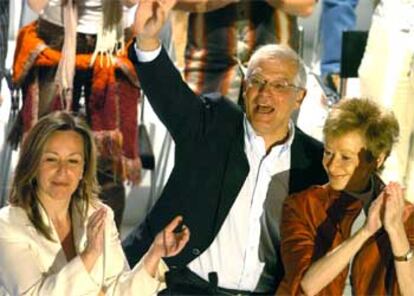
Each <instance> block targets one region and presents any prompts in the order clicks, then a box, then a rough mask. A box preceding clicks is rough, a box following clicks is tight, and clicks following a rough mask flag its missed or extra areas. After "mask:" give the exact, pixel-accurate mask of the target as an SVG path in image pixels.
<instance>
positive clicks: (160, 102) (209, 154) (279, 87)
mask: <svg viewBox="0 0 414 296" xmlns="http://www.w3.org/2000/svg"><path fill="white" fill-rule="evenodd" d="M174 2H175V0H162V1H160V0H147V1H142V2H141V4H140V6H139V8H138V10H137V16H139V17H136V20H135V24H134V26H135V30H136V32H138V35H137V42H136V48H134V47H131V48H130V51H129V55H130V58H131V59H132V60H133V61H134V62H135V64H136V68H137V72H138V76H139V79H140V82H141V85H142V88H143V90H144V91H145V93H146V95H147V96H148V100H149V101H150V103H151V105H152V107H153V108H154V110H155V112H156V114H157V115H158V117H159V118H160V120H161V121H162V122H163V123H164V124H165V126H166V127H167V128H168V130H169V132H170V133H171V135H172V137H173V139H174V141H175V144H176V152H175V166H174V169H173V171H172V173H171V176H170V178H169V180H168V183H167V184H166V186H165V188H164V191H163V193H162V195H161V197H160V198H159V200H158V201H157V203H156V204H155V205H154V207H153V209H152V210H151V212H150V214H149V215H148V216H147V217H146V219H145V221H144V222H143V223H142V224H141V225H140V226H139V227H137V228H136V229H135V230H134V231H133V232H132V234H131V235H130V236H129V237H127V239H126V240H125V241H124V244H123V246H124V250H125V253H126V256H127V258H128V261H129V263H130V264H131V265H133V264H135V263H136V262H137V261H138V260H139V259H140V258H141V256H142V255H143V254H144V252H145V251H146V250H147V248H148V247H149V245H150V242H151V241H152V239H153V238H154V236H155V235H156V233H157V232H158V231H160V230H161V229H162V228H163V227H164V226H165V225H166V224H167V222H168V221H169V220H171V219H172V218H173V217H174V216H176V215H177V214H180V215H182V216H183V217H184V223H185V224H186V225H187V226H188V227H189V228H190V230H191V239H190V241H189V243H188V244H187V246H186V248H185V249H184V250H183V251H182V252H181V253H180V254H179V255H178V256H176V257H174V258H168V259H166V262H167V264H168V265H169V267H170V269H172V272H171V273H170V275H169V276H168V277H167V284H168V285H169V289H170V292H171V293H173V294H180V295H182V294H186V293H188V294H196V293H202V294H208V293H210V294H213V295H233V294H249V293H250V292H255V293H261V294H265V295H267V294H271V293H274V291H275V289H276V288H277V285H278V283H279V282H280V280H281V278H282V277H283V266H282V264H281V261H280V259H279V256H278V252H279V239H280V237H279V221H280V215H281V206H282V203H283V200H284V198H285V197H286V196H287V195H288V194H290V193H293V192H298V191H301V190H303V189H306V188H307V187H309V186H310V185H313V184H321V183H324V182H325V181H326V176H325V173H324V171H323V168H322V165H321V160H322V153H323V148H322V145H321V143H319V142H317V141H316V140H314V139H312V138H310V137H309V136H307V135H305V134H304V133H303V132H302V131H300V130H299V129H298V128H296V127H295V126H294V124H293V123H292V121H291V120H290V116H291V114H292V112H293V111H295V110H297V109H298V108H299V107H300V104H301V102H302V100H303V98H304V96H305V94H306V90H305V85H306V72H305V68H304V65H303V62H302V61H301V60H300V58H299V57H298V56H297V54H296V53H295V52H294V51H292V50H291V49H289V48H288V47H285V46H281V45H268V46H265V47H263V48H261V49H259V50H258V51H257V52H256V53H255V54H254V55H253V56H252V59H251V60H250V62H249V65H248V70H247V76H246V77H247V78H246V81H245V89H244V105H245V110H244V111H243V110H242V109H241V108H240V107H239V106H237V105H235V104H233V103H232V102H230V101H229V100H227V99H225V98H222V97H221V96H219V95H216V96H214V95H212V96H204V97H198V96H196V95H195V94H194V93H193V92H192V91H191V90H190V88H189V87H188V86H187V84H186V83H185V82H183V81H182V79H181V76H180V73H179V72H178V71H177V70H176V69H175V67H174V65H173V64H172V63H171V61H170V59H169V58H168V56H167V54H166V52H165V51H164V50H163V49H162V48H161V47H160V43H159V40H158V34H159V31H160V29H161V27H162V24H163V22H164V16H165V15H166V14H167V13H168V12H169V9H170V8H171V7H172V6H173V5H174ZM226 293H227V294H226Z"/></svg>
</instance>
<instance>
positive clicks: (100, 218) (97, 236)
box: [85, 207, 106, 257]
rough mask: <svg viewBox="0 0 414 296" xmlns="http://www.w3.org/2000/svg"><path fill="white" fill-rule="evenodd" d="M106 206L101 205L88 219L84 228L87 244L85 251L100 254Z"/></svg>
mask: <svg viewBox="0 0 414 296" xmlns="http://www.w3.org/2000/svg"><path fill="white" fill-rule="evenodd" d="M105 218H106V208H104V207H101V208H100V209H99V210H97V211H96V212H95V213H93V214H92V215H91V216H90V217H89V219H88V225H87V228H86V237H87V245H86V248H85V252H88V253H93V254H94V255H96V256H98V257H99V256H100V255H101V254H102V252H103V243H104V229H105Z"/></svg>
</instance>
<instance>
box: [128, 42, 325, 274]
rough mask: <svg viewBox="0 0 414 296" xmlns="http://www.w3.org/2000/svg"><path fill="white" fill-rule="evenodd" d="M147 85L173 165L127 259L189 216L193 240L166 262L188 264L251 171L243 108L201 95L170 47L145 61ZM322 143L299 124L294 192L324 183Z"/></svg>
mask: <svg viewBox="0 0 414 296" xmlns="http://www.w3.org/2000/svg"><path fill="white" fill-rule="evenodd" d="M129 54H130V58H131V59H132V60H133V61H134V63H135V64H136V69H137V72H138V76H139V79H140V82H141V86H142V88H143V90H144V92H145V94H146V95H147V96H148V100H149V101H150V103H151V105H152V107H153V108H154V110H155V112H156V114H157V115H158V117H159V118H160V120H161V121H162V122H163V123H164V124H165V126H166V127H167V128H168V130H169V132H170V133H171V135H172V137H173V139H174V141H175V144H176V149H175V166H174V168H173V170H172V173H171V176H170V178H169V180H168V182H167V184H166V186H165V188H164V191H163V193H162V194H161V197H160V198H159V200H158V201H157V203H156V204H155V205H154V207H153V208H152V210H151V212H150V214H149V215H148V216H147V217H146V219H145V221H144V222H143V223H142V224H141V225H140V226H139V227H137V228H136V229H135V230H134V231H133V232H132V234H131V235H129V237H128V238H127V239H126V240H125V241H124V243H123V247H124V250H125V253H126V256H127V258H128V261H129V264H130V265H131V266H133V265H134V264H135V263H136V262H138V260H139V259H140V258H141V257H142V256H143V255H144V253H145V252H146V251H147V249H148V247H149V246H150V244H151V242H152V240H153V239H154V236H155V235H156V234H157V233H158V232H159V231H160V230H162V228H163V227H164V226H165V225H166V224H167V223H168V222H169V221H170V220H171V219H172V218H173V217H175V216H176V215H178V214H181V215H183V217H184V223H185V224H186V225H187V226H188V227H189V229H190V231H191V238H190V241H189V243H188V244H187V246H186V247H185V248H184V250H183V251H182V252H181V253H180V254H179V255H177V256H175V257H174V258H167V259H166V262H167V264H168V265H169V266H170V267H172V266H185V265H186V264H187V263H189V262H190V261H192V260H193V259H194V258H195V257H197V256H198V255H200V254H201V253H202V252H203V251H204V250H205V249H207V247H208V246H210V244H211V243H212V241H213V239H214V237H215V236H216V234H217V233H218V231H219V229H220V227H221V225H222V224H223V221H224V219H225V218H226V216H227V214H228V212H229V210H230V208H231V206H232V205H233V202H234V201H235V199H236V197H237V195H238V193H239V191H240V189H241V187H242V185H243V183H244V181H245V179H246V177H247V174H248V172H249V165H248V161H247V158H246V155H245V153H244V128H243V118H244V113H243V111H242V110H241V109H240V107H239V106H237V105H235V104H233V103H232V102H230V101H229V100H227V99H223V98H221V97H219V96H212V97H202V98H200V97H198V96H196V95H195V94H194V93H193V92H192V91H191V90H190V89H189V87H188V86H187V84H186V83H185V82H183V81H182V79H181V76H180V74H179V72H178V71H177V70H176V69H175V67H174V65H173V64H172V63H171V61H170V60H169V57H168V55H167V54H166V52H165V51H164V50H162V52H161V54H160V55H159V56H158V57H157V58H156V59H155V60H154V61H152V62H149V63H139V62H138V61H137V58H136V54H135V52H134V49H133V48H132V49H131V50H130V52H129ZM322 149H323V147H322V144H321V143H319V142H318V141H316V140H314V139H312V138H311V137H309V136H307V135H305V134H304V133H303V132H302V131H300V130H299V129H296V131H295V138H294V141H293V144H292V150H291V171H290V181H289V186H290V187H289V191H290V192H291V193H293V192H298V191H301V190H304V189H306V188H307V187H309V186H310V185H313V184H321V183H325V182H326V175H325V172H324V170H323V168H322V165H321V163H322V153H323V151H322Z"/></svg>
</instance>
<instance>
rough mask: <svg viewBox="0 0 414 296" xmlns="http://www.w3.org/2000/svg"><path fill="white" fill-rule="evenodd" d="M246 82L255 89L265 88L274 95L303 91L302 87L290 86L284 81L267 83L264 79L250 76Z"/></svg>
mask: <svg viewBox="0 0 414 296" xmlns="http://www.w3.org/2000/svg"><path fill="white" fill-rule="evenodd" d="M247 81H248V83H249V84H250V85H251V86H254V87H257V88H258V89H263V88H265V87H266V86H267V87H269V90H270V91H272V92H275V93H286V92H289V91H291V90H295V91H299V90H303V89H304V88H303V87H300V86H296V85H294V84H291V83H289V82H287V81H286V80H274V81H267V80H266V79H263V78H261V77H259V76H255V75H253V76H250V77H249V78H248V79H247Z"/></svg>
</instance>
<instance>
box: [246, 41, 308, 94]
mask: <svg viewBox="0 0 414 296" xmlns="http://www.w3.org/2000/svg"><path fill="white" fill-rule="evenodd" d="M259 59H282V60H287V61H292V62H293V63H295V64H296V69H297V73H296V77H295V79H294V83H295V85H297V86H300V87H303V88H306V67H305V63H304V62H303V60H302V59H301V58H300V57H299V55H298V54H297V53H296V52H295V51H294V50H293V49H291V48H290V47H289V46H287V45H282V44H267V45H264V46H262V47H259V48H258V49H257V50H256V51H255V52H254V53H253V55H252V56H251V58H250V60H249V63H248V65H247V72H246V76H247V78H248V77H249V76H250V74H251V72H252V71H253V69H254V65H255V63H256V61H258V60H259Z"/></svg>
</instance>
